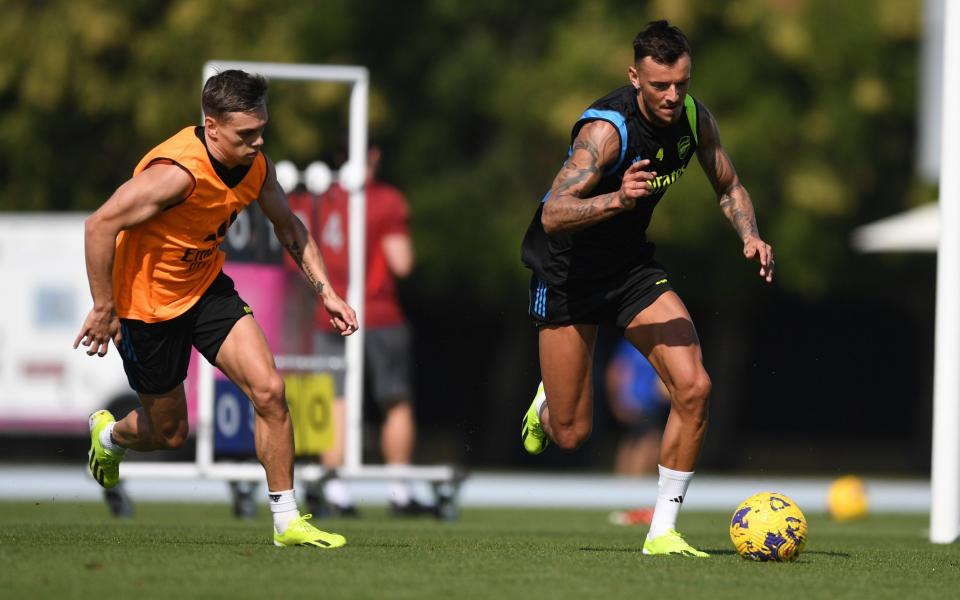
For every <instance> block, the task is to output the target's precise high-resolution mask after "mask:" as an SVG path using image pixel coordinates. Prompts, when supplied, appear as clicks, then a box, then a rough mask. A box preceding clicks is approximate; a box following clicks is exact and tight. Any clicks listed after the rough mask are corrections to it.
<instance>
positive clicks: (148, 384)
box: [118, 272, 253, 394]
mask: <svg viewBox="0 0 960 600" xmlns="http://www.w3.org/2000/svg"><path fill="white" fill-rule="evenodd" d="M249 314H253V311H252V310H251V309H250V307H249V306H248V305H247V303H246V302H244V301H243V299H241V298H240V295H239V294H238V293H237V290H236V288H235V287H234V285H233V280H232V279H230V278H229V277H228V276H227V275H225V274H224V273H222V272H221V273H220V274H219V275H217V277H216V279H214V280H213V283H211V284H210V287H209V288H207V291H205V292H204V293H203V295H202V296H201V297H200V299H199V300H197V303H196V304H194V305H193V306H192V307H190V309H189V310H188V311H187V312H185V313H183V314H182V315H180V316H179V317H174V318H173V319H169V320H167V321H160V322H158V323H145V322H144V321H138V320H136V319H120V332H121V334H122V340H121V341H120V347H119V348H118V350H119V351H120V357H121V358H123V370H124V371H125V372H126V374H127V381H129V382H130V387H132V388H133V389H134V391H136V392H138V393H141V394H165V393H167V392H169V391H171V390H173V389H174V388H176V387H177V386H178V385H180V384H181V383H183V380H184V379H186V378H187V368H188V367H189V366H190V349H191V347H193V348H196V349H197V350H198V351H199V352H200V354H202V355H203V356H204V358H206V359H207V360H208V361H210V363H211V364H215V363H216V360H217V354H218V353H219V352H220V346H221V345H223V341H224V340H225V339H227V334H229V333H230V330H231V329H233V326H234V324H236V322H237V321H239V320H240V319H241V318H242V317H244V316H246V315H249Z"/></svg>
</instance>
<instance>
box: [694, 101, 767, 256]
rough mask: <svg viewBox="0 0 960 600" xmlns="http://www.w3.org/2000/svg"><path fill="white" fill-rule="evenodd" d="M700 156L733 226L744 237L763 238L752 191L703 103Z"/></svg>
mask: <svg viewBox="0 0 960 600" xmlns="http://www.w3.org/2000/svg"><path fill="white" fill-rule="evenodd" d="M697 158H699V160H700V165H701V166H702V167H703V171H704V173H706V175H707V179H709V180H710V184H711V185H713V189H714V191H715V192H716V193H717V200H718V201H719V203H720V210H722V211H723V214H724V215H725V216H726V217H727V220H729V221H730V224H731V225H733V229H734V230H735V231H736V232H737V234H738V235H739V236H740V239H741V240H744V241H745V240H746V239H747V238H748V237H750V236H754V237H759V235H760V234H759V232H758V229H757V219H756V216H755V215H754V212H753V203H752V202H751V201H750V194H749V192H747V189H746V188H745V187H743V184H742V183H740V178H739V177H737V171H736V169H734V167H733V162H732V161H731V160H730V157H729V156H728V155H727V151H726V150H724V148H723V145H722V144H721V143H720V132H719V131H718V129H717V122H716V121H715V120H714V118H713V115H712V114H710V111H708V110H707V109H706V107H703V106H701V112H700V146H699V148H698V149H697Z"/></svg>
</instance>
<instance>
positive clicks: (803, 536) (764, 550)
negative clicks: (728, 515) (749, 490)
mask: <svg viewBox="0 0 960 600" xmlns="http://www.w3.org/2000/svg"><path fill="white" fill-rule="evenodd" d="M730 541H732V542H733V546H734V548H736V549H737V554H739V555H740V556H742V557H743V558H748V559H751V560H756V561H777V562H783V561H792V560H796V558H797V556H799V555H800V552H801V551H802V550H803V548H804V546H806V544H807V519H806V518H805V517H804V516H803V513H802V512H801V511H800V507H798V506H797V504H796V502H794V501H793V500H791V499H790V498H788V497H786V496H784V495H783V494H778V493H776V492H762V493H760V494H754V495H753V496H750V497H749V498H747V499H746V500H744V501H743V503H742V504H740V506H738V507H737V510H736V511H735V512H734V513H733V519H732V520H731V521H730Z"/></svg>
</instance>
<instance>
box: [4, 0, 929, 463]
mask: <svg viewBox="0 0 960 600" xmlns="http://www.w3.org/2000/svg"><path fill="white" fill-rule="evenodd" d="M0 6H2V8H3V14H4V19H3V20H2V22H0V45H2V47H3V48H5V50H6V52H5V57H4V60H3V61H2V62H0V127H2V131H3V132H4V135H3V136H0V207H2V208H3V209H4V210H80V211H91V210H93V209H94V208H95V207H96V206H98V205H99V204H100V203H101V202H102V201H103V200H104V199H105V198H106V197H107V196H108V195H109V194H110V193H111V192H112V190H113V189H114V188H115V187H116V186H117V185H118V184H119V183H121V182H122V181H123V180H124V179H125V178H127V177H128V176H129V173H130V171H131V170H132V168H133V166H134V164H135V163H136V162H137V160H138V159H139V157H140V156H142V155H143V153H144V152H145V151H147V150H148V149H149V148H150V147H152V146H153V145H154V144H156V143H158V142H160V141H161V140H163V139H165V138H166V137H168V136H169V135H170V134H172V133H173V132H174V131H176V130H177V129H179V128H180V127H182V126H184V125H185V124H188V123H191V122H195V121H196V120H197V119H198V115H199V98H198V93H199V87H200V84H201V81H200V73H201V68H202V66H203V63H204V62H206V61H207V60H210V59H231V60H263V61H287V62H308V63H330V64H334V63H341V64H362V65H366V66H367V67H369V68H370V71H371V76H372V95H371V132H372V134H373V135H374V136H375V137H376V138H377V139H378V140H380V142H381V144H382V145H383V147H384V148H385V152H386V153H385V164H384V168H383V178H384V179H386V180H388V181H390V182H392V183H395V184H396V185H398V186H399V187H400V188H402V189H403V190H405V191H406V193H407V194H408V197H409V200H410V202H411V205H412V210H413V215H414V221H413V226H414V239H415V243H416V246H417V253H418V259H419V263H418V269H417V271H416V273H415V276H414V277H413V278H412V280H411V281H409V282H408V283H406V284H405V287H404V288H403V294H404V297H405V300H406V305H407V306H408V307H409V308H410V311H411V318H412V320H413V322H414V325H415V326H416V328H417V339H418V343H417V360H418V373H417V381H418V402H419V405H418V414H419V416H420V418H421V421H422V422H423V423H424V430H425V439H427V440H431V441H430V442H429V443H428V444H427V445H426V446H425V448H424V449H423V450H422V451H423V452H424V453H425V455H427V454H428V455H430V456H431V457H433V456H435V455H436V456H446V457H449V458H454V459H458V460H463V461H465V462H468V463H477V464H494V465H500V464H519V463H521V462H524V461H525V460H526V459H525V458H524V457H523V455H522V454H521V451H520V450H519V446H518V445H517V444H515V443H514V442H515V438H516V437H517V436H516V435H515V434H516V431H515V429H516V428H515V427H514V425H515V424H516V422H517V421H518V420H519V416H520V414H521V413H522V408H523V407H524V406H525V405H526V403H527V402H528V400H529V399H528V396H529V394H530V393H532V391H533V389H534V385H535V383H536V380H537V378H538V375H537V363H536V350H535V332H534V330H533V328H532V327H531V326H530V324H529V321H528V319H527V318H526V316H525V309H526V286H527V280H528V277H529V274H528V272H527V271H526V270H525V269H523V268H521V266H520V263H519V243H520V239H521V237H522V235H523V233H524V231H525V229H526V226H527V224H528V222H529V219H530V217H531V215H532V213H533V211H534V210H535V208H536V204H537V202H538V201H539V199H540V198H541V197H542V196H543V194H544V192H545V191H546V189H547V188H548V186H549V185H550V182H551V180H552V178H553V176H554V175H555V173H556V171H557V169H558V168H559V166H560V163H561V161H562V160H563V158H564V157H565V155H566V148H567V145H568V143H569V131H570V127H571V126H572V124H573V122H574V120H575V119H576V117H577V116H578V115H579V114H580V113H581V112H582V110H583V109H584V108H585V107H586V106H587V105H589V104H590V102H592V101H593V100H594V99H596V98H598V97H600V96H601V95H603V94H604V93H606V92H607V91H609V90H610V89H612V88H614V87H617V86H619V85H623V84H624V83H625V82H626V68H627V66H628V65H629V64H630V63H631V61H632V46H631V42H632V40H633V37H634V35H635V34H636V33H637V31H638V30H639V29H641V28H642V27H643V25H644V24H645V23H646V22H647V21H649V20H652V19H656V18H667V19H670V20H671V21H673V22H674V23H675V24H677V25H679V26H680V27H681V28H683V29H684V31H685V32H686V33H687V35H688V36H689V37H690V40H691V43H692V45H693V82H692V88H691V93H692V94H693V95H695V96H696V97H697V98H698V99H699V100H701V101H702V102H704V103H706V104H707V105H708V106H709V107H710V108H711V110H712V111H713V113H714V114H715V116H716V117H717V119H718V121H719V124H720V131H721V136H722V138H723V141H724V143H725V145H726V147H727V149H728V151H729V153H730V155H731V156H732V157H733V160H734V163H735V164H736V166H737V168H738V171H739V174H740V177H741V179H742V180H743V181H744V183H745V184H746V186H747V188H748V189H749V190H750V192H751V195H752V196H753V199H754V203H755V205H756V208H757V213H758V218H759V222H760V228H761V233H762V234H763V236H764V237H765V238H766V239H767V241H769V242H770V243H772V244H773V246H774V248H775V251H776V255H777V259H778V260H777V266H778V271H777V277H778V280H777V282H776V283H775V284H774V286H772V287H769V288H768V287H767V286H765V285H763V284H762V283H761V281H760V279H759V278H758V277H757V276H756V268H755V267H754V266H753V265H749V264H746V263H745V262H744V261H743V260H742V259H741V258H740V245H739V243H738V240H737V238H736V236H735V235H734V234H733V233H732V230H731V228H730V226H729V224H728V223H727V222H726V221H725V219H724V218H723V217H722V214H721V213H720V211H719V210H718V209H717V207H716V202H715V197H714V194H713V192H712V190H711V189H710V187H709V185H708V183H707V181H706V179H705V178H704V177H703V175H702V174H701V173H700V170H699V169H698V168H696V167H694V168H691V169H690V170H689V171H688V172H687V175H686V176H685V177H684V178H683V179H682V180H681V182H680V183H679V184H678V185H676V186H674V188H675V189H673V190H672V191H671V192H670V193H669V194H668V195H667V197H666V199H665V200H664V202H662V203H661V205H660V207H658V209H657V213H656V215H655V217H654V220H653V224H652V226H651V229H650V237H651V238H652V239H653V240H654V241H656V242H657V243H658V246H659V248H660V250H659V257H660V260H661V261H662V262H664V263H665V264H666V266H667V268H668V271H669V272H670V273H671V275H672V278H673V281H674V285H675V287H676V288H677V289H678V290H679V292H680V294H681V296H682V297H683V298H684V299H685V301H686V302H687V304H688V306H689V308H690V309H691V312H692V313H693V316H694V319H695V321H696V322H697V324H698V327H699V329H700V333H701V337H702V338H703V343H704V348H705V352H706V360H707V366H708V368H709V369H710V371H711V373H713V378H714V383H715V400H714V411H713V414H712V419H713V426H712V429H711V435H710V436H709V438H708V447H707V452H706V454H705V458H704V461H705V464H706V465H707V466H712V467H715V468H767V467H768V465H773V464H776V465H778V466H779V467H780V468H783V469H794V470H823V469H829V468H831V462H830V460H831V456H832V454H833V453H835V452H836V451H837V449H838V448H839V449H847V450H849V451H850V452H849V453H848V454H849V456H851V457H852V459H853V460H861V461H862V462H863V463H864V464H865V465H867V466H866V468H872V469H874V470H881V471H883V470H890V471H898V472H902V471H915V470H923V469H925V468H926V466H927V464H928V461H929V439H928V438H929V403H930V400H929V396H930V394H929V389H930V386H931V381H930V379H931V377H930V374H931V373H932V368H931V354H932V314H933V313H932V305H933V269H934V260H933V259H932V258H931V257H929V256H897V257H876V256H870V257H863V256H858V255H855V254H853V253H852V252H851V250H850V248H849V243H848V238H849V234H850V231H851V230H852V228H853V227H855V226H857V225H860V224H863V223H865V222H868V221H870V220H873V219H875V218H879V217H882V216H886V215H888V214H891V213H894V212H897V211H898V210H901V209H903V208H906V207H908V206H910V205H912V204H916V203H918V202H920V201H923V200H929V199H930V198H931V196H932V195H933V194H932V191H931V190H929V189H928V188H926V187H924V186H923V185H921V184H919V183H918V182H917V181H916V180H915V178H914V175H913V172H912V169H913V167H912V165H913V162H914V161H913V154H914V135H915V122H914V119H915V110H916V108H915V107H916V103H917V93H918V91H917V73H918V42H919V37H920V35H921V31H920V10H921V6H920V1H919V0H850V1H848V2H835V1H834V2H831V1H827V0H734V1H731V2H723V3H703V2H694V1H693V0H657V1H650V2H636V1H631V2H628V1H626V0H567V1H564V2H551V1H546V0H534V1H530V2H512V1H508V0H491V1H489V2H483V3H466V2H455V1H453V0H421V1H414V2H404V3H387V2H379V1H375V0H352V1H351V0H327V1H325V2H322V3H305V2H297V1H295V0H279V1H276V2H270V3H262V2H255V1H253V0H213V1H209V2H193V1H190V0H133V1H129V2H122V3H116V2H106V1H100V0H81V1H70V0H49V1H47V2H43V3H32V2H20V1H17V0H5V1H2V2H0ZM345 91H346V90H344V89H341V88H339V87H338V86H331V85H311V86H307V87H306V88H304V87H303V86H300V87H296V88H295V87H293V84H282V83H277V84H276V85H274V86H272V89H271V100H270V111H271V120H272V122H271V127H270V129H269V131H268V139H267V151H268V153H269V154H270V155H271V156H272V157H274V158H275V159H276V160H280V159H284V158H288V159H292V160H294V161H295V162H297V163H298V164H300V165H301V166H303V165H305V164H306V163H307V162H309V161H310V160H313V159H315V158H317V157H330V156H332V154H333V152H334V151H335V149H336V147H337V146H338V145H339V144H340V143H341V140H342V139H343V135H344V127H345V117H344V115H345V100H346V95H345ZM614 335H615V334H614V333H611V334H610V336H606V337H604V338H603V343H602V344H601V350H600V352H599V354H600V356H601V358H602V356H603V354H604V348H606V346H607V345H608V339H612V337H613V336H614ZM441 348H442V351H441V350H438V349H441ZM602 404H603V403H602V402H598V403H597V405H598V423H597V429H596V431H597V433H598V434H601V435H599V436H598V438H599V439H598V440H596V441H595V442H592V444H593V446H592V447H593V448H594V451H589V450H588V451H587V452H585V453H581V455H579V458H568V457H555V458H553V459H552V460H555V461H557V462H564V464H571V463H570V461H571V460H574V461H579V463H578V464H583V465H584V466H588V465H592V464H594V463H596V462H597V461H601V460H604V457H605V456H607V454H608V448H607V446H606V445H605V444H604V441H603V436H602V432H603V430H604V426H605V421H604V417H603V414H602V411H601V410H600V408H599V407H600V406H602ZM771 446H772V447H775V448H777V449H779V452H773V453H771V452H770V448H771ZM548 460H551V459H548ZM848 464H849V463H848ZM770 468H772V466H771V467H770ZM834 468H835V467H834ZM846 468H847V469H850V468H852V467H850V466H847V467H846Z"/></svg>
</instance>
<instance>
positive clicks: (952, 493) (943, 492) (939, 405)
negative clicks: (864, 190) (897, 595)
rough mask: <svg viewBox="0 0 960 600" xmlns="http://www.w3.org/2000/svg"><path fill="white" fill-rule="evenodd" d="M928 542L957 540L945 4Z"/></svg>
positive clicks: (959, 62) (956, 43)
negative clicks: (938, 242)
mask: <svg viewBox="0 0 960 600" xmlns="http://www.w3.org/2000/svg"><path fill="white" fill-rule="evenodd" d="M944 11H945V13H944V23H943V26H944V30H943V105H942V106H943V110H942V113H943V117H942V118H943V131H942V135H941V140H940V148H941V155H940V244H939V248H938V254H937V308H936V320H937V324H936V332H935V341H934V345H935V351H934V375H933V456H932V465H931V469H930V498H931V501H930V541H931V542H933V543H937V544H949V543H952V542H955V541H956V540H957V538H958V537H960V170H958V169H957V165H958V164H960V113H958V112H957V110H956V107H957V106H958V105H960V5H958V3H956V2H945V3H944Z"/></svg>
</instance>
